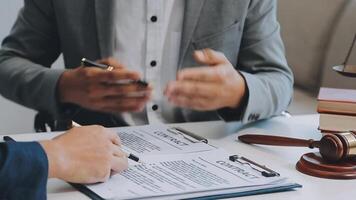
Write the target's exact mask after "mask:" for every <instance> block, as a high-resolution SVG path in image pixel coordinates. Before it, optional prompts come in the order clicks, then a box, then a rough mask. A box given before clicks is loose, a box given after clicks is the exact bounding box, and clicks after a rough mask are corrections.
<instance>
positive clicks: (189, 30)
mask: <svg viewBox="0 0 356 200" xmlns="http://www.w3.org/2000/svg"><path fill="white" fill-rule="evenodd" d="M204 2H205V0H194V1H193V0H186V1H185V13H184V22H183V33H182V42H181V48H180V49H181V50H180V53H179V64H178V66H181V65H182V64H183V59H184V56H185V54H186V52H187V50H188V47H189V43H190V42H191V40H192V37H193V33H194V30H195V27H196V26H197V23H198V20H199V17H200V13H201V10H202V8H203V5H204Z"/></svg>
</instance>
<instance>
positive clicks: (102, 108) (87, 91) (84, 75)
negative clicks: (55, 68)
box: [58, 58, 152, 113]
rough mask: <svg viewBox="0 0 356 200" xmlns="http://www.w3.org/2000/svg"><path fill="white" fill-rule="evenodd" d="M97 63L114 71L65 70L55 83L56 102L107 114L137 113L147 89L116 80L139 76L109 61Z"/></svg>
mask: <svg viewBox="0 0 356 200" xmlns="http://www.w3.org/2000/svg"><path fill="white" fill-rule="evenodd" d="M101 63H103V64H107V65H110V66H113V67H114V70H112V71H108V70H103V69H99V68H95V67H79V68H76V69H73V70H67V71H65V72H64V73H63V74H62V76H61V78H60V79H59V81H58V94H59V95H58V96H59V100H60V102H62V103H73V104H77V105H80V106H81V107H84V108H87V109H90V110H95V111H99V112H107V113H120V112H137V111H141V110H142V109H143V108H144V107H145V104H146V102H147V101H148V100H149V98H150V96H151V91H152V88H151V86H147V87H145V86H141V85H139V84H134V83H133V84H125V85H122V84H121V85H119V84H116V82H117V81H119V80H125V79H130V80H139V79H140V75H139V74H138V73H137V72H135V71H131V70H129V69H127V68H125V67H124V66H122V65H121V64H120V63H118V62H117V61H116V60H114V59H112V58H109V59H105V60H102V61H101Z"/></svg>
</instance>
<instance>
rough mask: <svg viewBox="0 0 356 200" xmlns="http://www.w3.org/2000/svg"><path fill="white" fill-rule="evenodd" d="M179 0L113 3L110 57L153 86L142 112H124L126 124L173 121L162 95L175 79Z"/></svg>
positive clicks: (180, 17) (180, 21) (180, 24)
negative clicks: (113, 35) (113, 37)
mask: <svg viewBox="0 0 356 200" xmlns="http://www.w3.org/2000/svg"><path fill="white" fill-rule="evenodd" d="M184 3H185V1H183V0H130V1H128V0H117V4H116V6H117V8H116V17H115V19H116V23H115V24H116V51H115V55H114V57H115V58H117V59H118V60H119V62H121V63H122V64H124V65H125V66H126V67H127V68H129V69H132V70H135V71H138V72H139V73H140V74H141V75H142V78H143V79H144V80H146V81H147V82H149V83H150V84H151V85H152V86H153V94H152V99H151V101H149V102H148V103H147V106H146V108H145V110H144V111H143V112H140V113H124V114H123V115H122V116H123V118H124V119H125V120H126V122H127V123H128V124H130V125H141V124H147V123H150V124H154V123H168V122H174V110H173V109H174V106H173V105H171V104H169V103H168V101H167V99H166V98H165V97H164V95H163V91H164V89H165V87H166V85H167V83H168V82H169V81H171V80H175V78H176V70H177V67H178V66H177V65H178V59H179V50H180V41H181V36H182V29H183V18H184Z"/></svg>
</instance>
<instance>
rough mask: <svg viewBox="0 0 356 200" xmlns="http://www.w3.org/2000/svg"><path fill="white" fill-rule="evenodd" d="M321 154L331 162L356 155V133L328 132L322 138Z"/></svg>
mask: <svg viewBox="0 0 356 200" xmlns="http://www.w3.org/2000/svg"><path fill="white" fill-rule="evenodd" d="M319 151H320V154H321V156H322V157H323V158H324V159H325V160H326V161H329V162H337V161H340V160H342V159H346V158H349V157H351V156H356V134H355V133H353V132H347V133H336V134H328V135H325V136H323V138H322V139H321V140H320V147H319Z"/></svg>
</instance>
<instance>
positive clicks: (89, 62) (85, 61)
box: [81, 58, 148, 87]
mask: <svg viewBox="0 0 356 200" xmlns="http://www.w3.org/2000/svg"><path fill="white" fill-rule="evenodd" d="M81 65H82V66H84V67H97V68H100V69H103V70H108V71H112V70H114V67H113V66H110V65H105V64H100V63H97V62H94V61H92V60H89V59H87V58H82V60H81ZM133 83H134V84H139V85H140V86H143V87H147V86H148V83H147V82H146V81H144V80H130V79H122V80H118V81H116V84H122V85H127V84H133Z"/></svg>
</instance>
